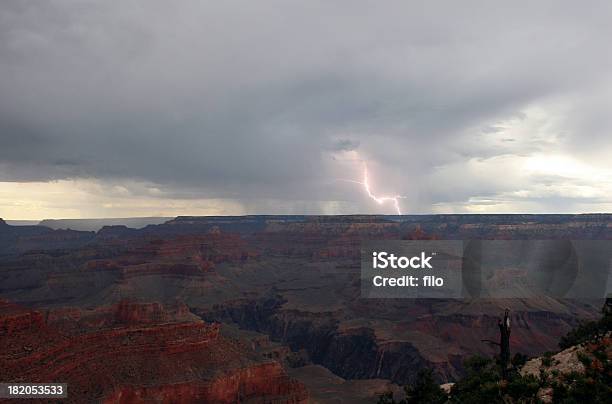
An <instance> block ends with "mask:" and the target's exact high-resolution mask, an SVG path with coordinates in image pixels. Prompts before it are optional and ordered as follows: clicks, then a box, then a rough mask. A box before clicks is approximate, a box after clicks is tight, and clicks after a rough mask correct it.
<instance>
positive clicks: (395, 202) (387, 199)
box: [340, 165, 405, 215]
mask: <svg viewBox="0 0 612 404" xmlns="http://www.w3.org/2000/svg"><path fill="white" fill-rule="evenodd" d="M340 181H347V182H353V183H355V184H360V185H362V186H363V189H364V190H365V191H366V193H367V194H368V196H369V197H370V199H372V200H373V201H375V202H376V203H378V204H379V205H383V204H384V203H386V202H392V203H393V206H394V207H395V211H396V212H397V214H398V215H401V214H402V210H401V209H400V206H399V200H400V199H402V198H405V197H404V196H400V195H395V196H376V195H375V194H374V193H373V192H372V188H371V187H370V179H369V177H368V166H366V165H364V167H363V181H355V180H340Z"/></svg>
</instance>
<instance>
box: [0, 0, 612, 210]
mask: <svg viewBox="0 0 612 404" xmlns="http://www.w3.org/2000/svg"><path fill="white" fill-rule="evenodd" d="M611 4H612V3H611V2H609V1H601V2H596V1H594V2H588V3H583V2H576V1H568V2H562V1H550V2H546V1H538V2H530V1H525V2H503V3H502V2H490V1H482V2H468V1H461V2H457V1H446V2H438V1H423V2H409V1H384V2H381V1H369V2H366V1H358V0H350V1H349V0H346V1H338V0H326V1H315V0H308V1H305V0H302V1H291V0H278V1H264V0H262V1H250V0H245V1H233V0H224V1H202V0H199V1H176V2H174V1H173V2H168V1H151V0H146V1H145V0H142V1H127V0H122V1H55V0H41V1H25V0H14V1H12V0H4V1H2V2H0V217H4V218H10V219H41V218H79V217H127V216H154V215H160V216H175V215H180V214H251V213H253V214H255V213H279V214H280V213H296V214H299V213H328V214H332V213H333V214H336V213H394V212H395V208H394V206H393V203H392V202H385V203H382V204H378V203H376V202H375V201H374V200H372V199H371V198H370V197H369V196H368V193H367V192H366V190H365V189H364V186H363V185H362V184H359V183H357V182H362V181H363V173H364V169H365V167H366V166H367V169H368V174H369V184H370V189H371V191H372V193H373V194H374V195H376V196H395V195H399V196H402V198H401V199H399V204H400V208H401V211H402V213H407V214H409V213H442V212H449V213H453V212H456V213H458V212H473V213H478V212H495V213H498V212H511V213H515V212H541V213H556V212H561V213H563V212H610V211H612V158H611V156H612V113H611V111H610V108H611V106H612V52H611V51H610V41H611V38H612V24H611V23H610V21H612V6H611ZM587 5H588V7H586V6H587ZM355 181H357V182H355Z"/></svg>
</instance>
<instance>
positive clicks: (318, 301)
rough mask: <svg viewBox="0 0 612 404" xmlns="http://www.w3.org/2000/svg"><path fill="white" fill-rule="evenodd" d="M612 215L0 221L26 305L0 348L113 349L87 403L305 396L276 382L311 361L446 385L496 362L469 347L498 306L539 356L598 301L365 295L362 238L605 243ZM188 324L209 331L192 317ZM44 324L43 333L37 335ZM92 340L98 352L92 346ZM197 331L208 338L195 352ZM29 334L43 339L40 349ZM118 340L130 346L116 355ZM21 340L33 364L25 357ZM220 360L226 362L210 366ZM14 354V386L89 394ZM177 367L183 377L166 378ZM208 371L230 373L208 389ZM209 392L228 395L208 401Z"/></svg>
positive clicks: (14, 293) (8, 266)
mask: <svg viewBox="0 0 612 404" xmlns="http://www.w3.org/2000/svg"><path fill="white" fill-rule="evenodd" d="M610 219H611V217H610V215H544V216H542V215H482V216H478V215H446V216H402V217H400V216H390V217H384V216H337V217H318V216H312V217H304V216H247V217H235V218H232V217H209V218H199V217H184V218H177V219H174V220H171V221H169V222H167V223H165V224H161V225H156V226H147V227H146V228H143V229H138V230H136V229H128V228H126V227H107V228H104V229H102V230H100V231H99V232H98V233H97V234H93V233H89V232H73V233H70V234H67V233H65V232H63V233H62V232H56V231H53V230H50V229H46V228H37V227H36V226H33V227H34V228H33V229H30V228H28V229H25V230H24V229H21V230H18V229H16V228H15V227H14V226H8V225H5V224H2V223H0V233H1V234H0V237H5V238H4V239H3V240H10V243H9V244H8V247H7V245H5V246H4V247H0V251H3V255H2V256H0V297H2V298H5V299H9V300H10V301H12V302H14V303H19V304H21V305H22V306H25V307H29V309H23V308H22V309H20V310H16V311H11V313H12V314H11V315H10V318H11V320H10V321H9V320H6V319H7V318H9V317H3V318H5V320H3V321H4V323H2V322H0V330H1V329H4V330H5V331H6V332H5V333H4V335H3V336H2V337H0V338H2V339H3V341H2V342H4V341H5V340H6V338H8V337H7V335H8V330H9V328H10V329H11V330H12V331H11V333H13V334H14V333H17V334H18V335H21V337H20V338H22V339H23V341H31V345H32V346H30V345H28V344H30V343H26V345H23V344H22V345H19V348H18V349H17V351H19V352H21V354H23V353H24V352H25V354H24V355H25V356H24V358H25V357H28V356H30V358H35V357H36V358H39V357H40V358H43V359H44V360H47V361H51V355H52V354H51V352H53V355H55V353H57V352H61V353H62V355H64V356H62V357H66V358H69V357H71V355H73V354H71V353H70V352H74V353H77V352H81V353H83V355H85V356H87V355H89V357H90V358H98V359H100V361H102V362H104V363H106V362H108V361H104V360H103V357H100V356H96V355H97V354H96V352H97V351H96V350H99V351H104V352H108V351H109V347H111V348H110V349H113V350H114V349H116V350H118V351H119V352H122V356H124V357H125V358H126V360H125V362H123V361H119V362H118V364H117V366H118V367H116V368H114V367H109V368H107V367H105V366H102V365H95V366H94V365H92V364H90V362H84V363H81V364H80V366H81V367H80V369H85V370H84V371H85V372H86V373H91V374H101V375H104V376H103V377H104V380H109V384H111V385H112V389H110V390H104V391H101V392H100V391H99V392H97V393H96V394H95V395H92V396H87V397H95V399H96V400H103V399H106V400H111V401H114V402H122V401H124V402H130V400H133V401H136V402H137V401H138V400H144V401H146V399H147V398H150V397H157V399H159V400H162V401H163V399H164V397H178V398H177V400H179V398H180V397H183V396H185V397H188V398H187V400H189V399H191V398H189V397H199V398H200V399H201V398H202V397H214V398H215V400H220V401H222V400H223V399H224V398H223V397H226V399H227V400H230V401H231V400H237V399H246V397H242V396H240V397H238V398H237V396H236V394H237V393H236V391H238V392H245V391H252V392H259V393H261V394H263V395H264V396H268V395H270V396H273V397H281V398H279V400H281V401H282V400H285V401H290V400H298V401H299V400H301V399H302V398H303V397H304V396H305V395H304V394H305V393H304V390H303V389H302V388H299V386H298V385H299V383H298V384H295V383H294V382H295V381H291V380H287V379H283V378H284V377H286V376H282V375H283V374H284V373H283V372H284V371H283V370H282V366H284V367H291V366H297V367H299V366H303V365H306V366H310V367H311V368H310V369H312V366H321V367H324V368H325V369H327V370H328V371H331V372H332V373H333V374H335V375H336V376H337V377H340V378H342V379H343V380H364V383H366V384H367V383H369V384H367V385H369V386H377V385H378V384H379V383H383V382H374V381H372V380H383V381H384V380H386V381H392V382H394V383H398V384H406V383H409V382H410V381H412V380H413V378H414V377H415V375H416V373H417V371H418V370H419V369H420V368H422V367H430V368H433V369H435V371H436V377H437V378H438V379H439V380H440V382H443V381H452V380H454V379H456V378H457V377H459V376H460V375H461V374H462V372H463V368H462V361H463V359H464V358H466V357H468V356H471V355H473V354H476V353H481V354H486V355H492V354H493V353H494V352H495V348H494V347H491V346H490V345H487V344H485V343H482V340H483V339H494V338H495V336H496V333H497V329H496V321H497V317H498V316H499V315H500V313H501V312H503V309H504V308H505V307H509V308H510V309H511V312H512V316H513V317H512V322H513V332H512V336H511V341H510V342H511V350H512V352H513V353H514V352H522V353H525V354H528V355H538V354H541V353H543V352H545V351H548V350H552V349H554V348H555V347H556V344H557V342H558V338H559V337H560V336H562V335H564V334H565V333H566V332H567V331H568V330H569V329H570V328H571V327H573V326H574V325H575V324H576V323H577V322H578V321H580V320H584V319H589V318H592V317H594V316H596V315H597V313H598V310H599V309H598V307H599V305H600V302H576V301H559V300H554V299H549V298H544V297H534V298H531V299H523V300H512V301H501V300H495V301H444V300H434V299H427V300H419V299H381V300H376V299H362V298H361V296H360V279H359V256H360V246H361V242H362V241H363V240H367V239H377V240H380V239H429V238H438V239H461V238H491V239H494V238H501V239H514V238H516V239H532V238H533V239H538V238H541V239H549V238H572V239H591V238H601V239H610V238H611V236H612V225H611V223H612V221H611V220H610ZM28 246H32V248H29V247H28ZM138 302H148V303H138ZM150 302H159V303H150ZM7 310H8V309H7ZM11 310H12V309H11ZM9 311H10V310H9ZM35 313H38V314H35ZM200 318H201V319H204V321H206V323H200V322H198V320H199V319H200ZM209 323H224V324H229V325H231V326H232V327H234V326H237V327H239V328H241V329H242V330H247V331H248V332H251V333H255V334H257V335H258V337H257V338H259V339H261V338H263V337H261V336H265V338H268V339H269V341H270V344H271V345H270V347H269V348H265V349H263V348H262V347H261V344H259V343H256V342H254V341H255V340H253V339H252V338H253V337H252V335H254V334H249V333H248V332H247V331H245V333H237V334H236V335H235V336H233V337H231V338H226V337H224V336H223V335H217V336H216V337H215V338H212V339H211V338H210V335H211V334H210V330H211V328H210V327H212V326H210V325H207V324H209ZM2 327H4V328H2ZM44 327H47V328H46V329H48V331H45V332H41V331H36V330H39V329H41V328H44ZM14 330H22V331H18V332H17V331H14ZM28 335H31V336H34V337H31V338H30V337H28ZM96 335H98V337H99V338H100V341H103V342H100V343H98V342H96V341H97V339H96V338H98V337H96ZM155 335H157V336H158V337H159V339H156V338H157V337H156V336H155ZM203 335H208V336H209V337H207V338H208V339H207V342H206V343H204V342H203V340H202V339H201V337H202V336H203ZM88 336H89V337H88ZM28 338H30V339H29V340H28ZM36 338H41V339H40V342H39V343H38V348H37V347H36V344H35V340H36ZM87 338H92V339H91V340H88V339H87ZM202 338H203V337H202ZM179 340H180V341H190V342H189V343H190V345H189V346H190V347H193V348H194V349H195V350H194V351H189V352H187V351H185V352H183V351H181V350H180V349H182V348H179V347H178V346H179V345H180V344H179V343H178V341H179ZM11 341H13V342H15V343H17V341H18V340H17V339H11ZM66 341H68V342H66ZM130 341H134V344H131V342H130ZM123 342H125V343H126V344H127V345H125V346H127V348H125V349H127V350H122V349H124V345H122V344H123ZM87 344H91V346H92V350H89V348H86V347H85V345H87ZM258 345H259V346H258ZM24 346H26V348H28V349H30V348H31V352H34V351H36V352H38V353H37V355H38V356H31V353H30V351H28V349H26V350H25V351H24ZM62 347H63V348H62ZM105 347H106V348H105ZM162 348H163V349H162ZM156 349H157V351H156ZM190 349H191V348H190ZM17 351H13V353H14V354H16V352H17ZM264 351H265V352H264ZM45 352H46V353H45ZM130 352H132V353H130ZM198 352H199V353H198ZM223 352H230V353H231V352H234V354H232V355H234V356H231V357H229V359H227V358H226V359H222V357H221V356H218V357H217V356H215V355H221V353H223ZM249 352H250V353H249ZM32 355H33V354H32ZM188 357H189V358H195V359H193V361H192V359H189V358H188ZM18 358H21V356H19V355H17V356H15V357H12V358H11V361H12V363H14V364H15V366H17V367H16V368H13V369H22V368H21V367H20V366H22V365H23V369H27V368H29V369H31V370H30V371H29V372H30V373H26V374H25V375H26V376H27V375H29V376H34V375H35V374H36V372H40V376H41V377H42V376H44V377H53V376H54V375H56V373H53V372H59V373H57V375H66V377H68V376H69V377H74V378H75V380H77V382H75V383H76V386H79V385H80V384H79V383H85V384H84V385H86V382H85V381H79V380H81V379H79V377H81V376H78V375H77V374H76V373H73V372H77V371H78V369H72V368H69V367H66V366H67V365H66V363H65V362H62V361H61V360H60V361H57V362H53V363H55V364H57V366H55V365H54V366H51V367H49V369H51V370H49V371H46V370H45V368H44V367H43V366H42V362H37V361H36V360H33V361H31V362H28V361H27V360H26V359H23V361H22V362H20V361H21V360H22V359H19V360H18ZM142 358H148V359H146V360H145V359H142ZM168 358H171V359H168ZM172 358H174V359H172ZM211 358H212V359H211ZM214 358H218V361H216V362H215V360H214ZM245 358H246V359H245ZM253 358H254V359H253ZM98 359H96V361H97V360H98ZM162 359H163V360H166V359H168V360H169V363H174V365H169V366H170V368H164V367H163V366H161V367H160V373H159V374H153V375H149V376H150V377H151V378H149V376H146V377H145V376H143V375H142V374H147V373H146V372H148V371H149V369H148V368H147V366H145V363H151V361H153V363H156V364H157V363H158V362H156V361H160V360H162ZM74 360H77V359H74ZM276 360H278V362H280V363H281V364H282V366H281V365H279V364H278V363H277V362H276ZM172 361H174V362H172ZM245 361H246V362H245ZM94 362H95V361H94ZM179 362H180V363H182V364H183V365H184V366H183V368H179V367H178V366H179V365H178V363H179ZM95 363H97V362H95ZM129 363H134V364H137V365H130V364H129ZM245 363H246V365H245V366H246V368H250V367H251V366H255V367H256V368H257V369H260V368H258V367H257V366H260V367H261V366H263V369H264V370H263V371H256V370H253V371H252V372H249V371H247V372H246V373H245V371H243V369H245V366H243V364H245ZM274 363H276V364H274ZM20 364H21V365H20ZM247 365H248V366H247ZM88 366H91V367H90V368H89V367H88ZM134 366H135V367H134ZM175 366H176V367H175ZM277 366H278V367H277ZM53 369H55V370H53ZM58 369H59V370H58ZM205 369H206V370H205ZM253 369H255V368H253ZM64 370H65V373H61V372H64ZM49 372H51V373H49ZM165 372H166V373H165ZM232 372H234V373H232ZM258 372H263V374H269V375H281V376H278V377H277V376H273V377H272V376H271V377H272V378H273V379H274V380H281V379H282V380H285V381H286V383H285V382H283V383H284V384H283V383H281V384H282V386H281V385H277V386H276V387H274V386H275V385H272V386H265V385H262V383H261V377H260V373H258ZM175 373H176V374H178V375H182V376H180V377H178V378H173V376H172V375H173V374H175ZM220 374H226V375H230V376H231V375H233V376H231V377H230V376H228V377H229V378H230V379H231V380H225V381H223V380H221V379H219V380H218V381H217V379H216V377H217V376H218V375H220ZM296 374H302V375H307V374H310V373H309V372H296ZM194 375H198V376H197V377H195V376H194ZM279 378H280V379H279ZM41 380H42V379H41ZM145 380H151V381H150V382H145ZM317 380H319V379H317ZM367 380H369V381H368V382H365V381H367ZM249 383H251V384H249ZM247 384H248V385H250V386H252V387H248V388H247V387H245V386H246V385H247ZM264 384H265V383H264ZM383 384H384V383H383ZM220 386H221V387H220ZM283 386H284V387H283ZM291 386H293V387H291ZM296 386H298V387H296ZM90 387H91V386H90ZM90 387H86V388H90ZM268 387H269V388H270V389H271V390H266V388H268ZM294 388H295V394H294V393H287V394H285V390H284V389H288V390H286V391H288V392H291V391H294ZM249 389H251V390H249ZM366 390H367V389H366ZM88 391H89V390H88ZM219 391H225V392H226V393H227V394H226V395H225V396H223V395H217V396H214V395H211V394H220V393H216V392H219ZM259 393H257V394H259ZM83 394H85V393H83ZM292 394H294V395H293V396H292ZM322 396H325V394H322ZM283 397H284V398H283ZM296 397H297V398H296ZM179 402H180V401H179Z"/></svg>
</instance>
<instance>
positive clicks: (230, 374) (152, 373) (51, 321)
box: [0, 302, 308, 403]
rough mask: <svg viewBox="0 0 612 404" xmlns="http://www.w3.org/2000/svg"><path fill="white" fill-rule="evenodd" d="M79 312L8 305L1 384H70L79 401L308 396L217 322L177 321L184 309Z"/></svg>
mask: <svg viewBox="0 0 612 404" xmlns="http://www.w3.org/2000/svg"><path fill="white" fill-rule="evenodd" d="M78 311H79V310H78V309H77V310H73V311H72V312H66V311H65V312H55V313H47V314H46V315H44V314H43V313H40V312H38V311H31V310H25V309H23V308H19V307H17V306H14V305H11V304H8V303H6V302H5V303H2V305H1V306H0V338H1V340H2V342H3V345H2V346H3V350H2V352H1V353H0V363H2V365H3V366H2V367H0V380H3V381H4V382H20V381H21V382H23V381H28V382H58V383H60V382H61V383H67V384H68V392H69V393H68V399H66V400H65V401H66V402H75V403H83V402H106V403H150V402H160V403H170V402H172V403H177V402H178V403H199V402H219V403H234V402H240V401H250V402H278V403H301V402H305V401H306V399H307V397H308V395H307V392H306V390H305V388H304V386H303V385H302V384H301V383H299V382H297V381H296V380H294V379H292V378H290V377H288V376H287V374H286V373H285V371H284V370H283V368H282V367H281V365H280V364H279V363H278V362H274V361H270V360H268V359H264V358H261V357H259V356H258V355H256V353H254V352H253V351H248V350H246V349H245V348H244V346H242V345H239V344H236V343H233V342H232V341H229V340H227V339H225V338H223V337H222V336H220V335H219V325H218V324H206V323H203V322H201V321H187V322H176V321H178V320H179V319H180V318H184V317H185V313H184V312H182V310H181V309H179V310H171V311H170V312H168V313H166V312H165V310H164V308H163V307H162V306H160V305H158V304H143V305H140V304H137V303H127V302H123V303H121V304H119V305H117V306H115V307H111V308H108V309H107V310H105V309H103V308H101V309H98V310H94V311H92V312H86V311H84V312H81V313H78V314H77V312H78ZM44 317H46V319H44ZM164 320H165V321H171V322H163V321H164ZM192 320H193V319H192ZM71 321H72V322H74V323H75V324H74V325H78V327H76V326H70V322H71Z"/></svg>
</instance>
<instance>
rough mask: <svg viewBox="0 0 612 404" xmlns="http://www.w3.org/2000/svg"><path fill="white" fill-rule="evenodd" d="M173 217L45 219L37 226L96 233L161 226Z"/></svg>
mask: <svg viewBox="0 0 612 404" xmlns="http://www.w3.org/2000/svg"><path fill="white" fill-rule="evenodd" d="M171 219H174V218H173V217H126V218H107V219H45V220H42V221H40V223H38V225H39V226H45V227H49V228H51V229H53V230H58V229H70V230H80V231H98V230H100V229H101V228H103V227H104V226H127V227H130V228H133V229H140V228H142V227H145V226H148V225H150V224H162V223H165V222H167V221H168V220H171Z"/></svg>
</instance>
